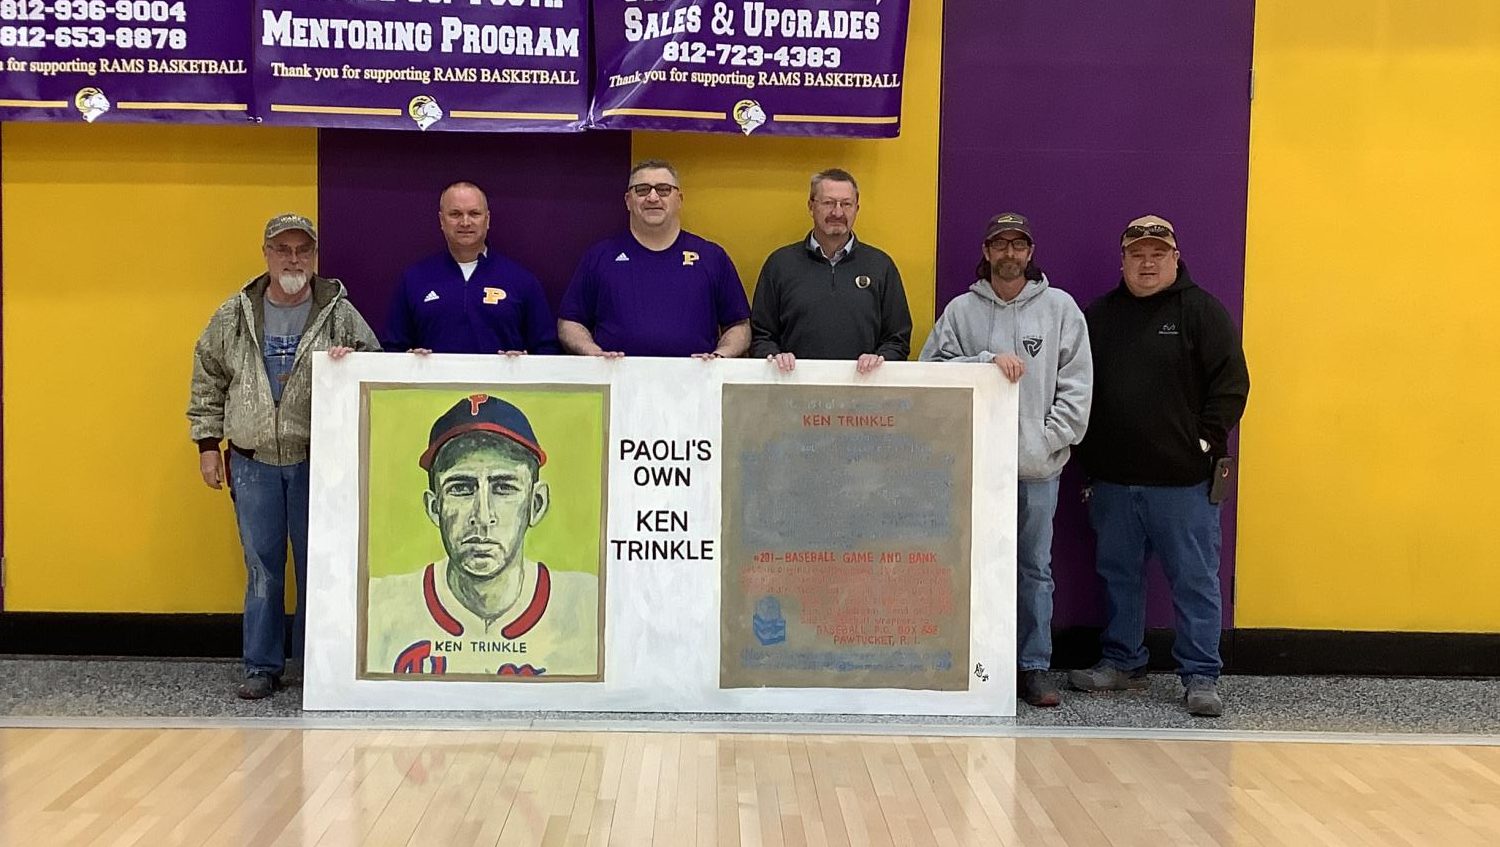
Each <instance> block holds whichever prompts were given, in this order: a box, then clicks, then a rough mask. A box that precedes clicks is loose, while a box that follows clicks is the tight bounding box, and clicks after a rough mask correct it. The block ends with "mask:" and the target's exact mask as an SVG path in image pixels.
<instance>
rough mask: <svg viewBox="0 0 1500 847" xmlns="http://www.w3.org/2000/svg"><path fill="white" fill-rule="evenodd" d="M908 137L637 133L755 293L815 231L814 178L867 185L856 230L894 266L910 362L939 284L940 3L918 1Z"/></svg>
mask: <svg viewBox="0 0 1500 847" xmlns="http://www.w3.org/2000/svg"><path fill="white" fill-rule="evenodd" d="M911 5H912V9H911V23H910V28H909V31H908V34H907V48H906V75H905V78H904V83H905V90H904V94H903V97H904V101H903V103H902V108H901V113H902V114H901V136H900V137H899V138H894V139H888V140H882V141H869V140H857V139H835V138H775V137H770V136H760V137H755V136H751V137H749V138H746V137H742V136H738V135H697V134H690V133H636V135H635V137H634V139H632V149H633V153H634V155H635V158H636V159H638V160H639V159H644V158H648V157H649V158H663V159H667V160H669V161H671V162H672V163H673V164H674V165H676V166H677V169H678V171H679V172H680V174H681V177H682V182H683V187H684V191H683V198H684V201H685V205H684V207H683V222H684V224H685V225H686V226H687V227H688V228H689V229H691V230H693V231H694V232H697V233H698V234H699V235H702V236H703V237H705V238H708V239H709V240H711V241H715V242H717V243H719V244H720V245H722V246H723V247H724V249H725V250H727V251H729V255H730V257H731V258H733V259H734V264H735V267H736V268H738V269H739V272H740V278H741V279H742V280H744V283H745V287H746V288H747V289H752V290H753V289H754V287H755V279H756V277H757V276H758V275H759V274H760V266H761V263H762V262H763V261H765V258H766V254H767V253H769V252H771V250H773V249H775V248H777V247H780V246H781V245H783V244H786V243H788V242H791V241H795V240H797V239H798V238H801V237H805V236H806V235H807V232H808V230H809V229H811V228H812V220H811V218H809V217H808V213H807V185H808V179H809V178H810V177H811V176H812V175H813V174H815V173H817V172H818V171H820V170H823V169H824V168H829V167H841V168H843V169H845V170H847V171H849V172H850V173H852V174H854V178H855V179H857V180H859V188H860V204H859V205H860V210H859V220H858V221H857V222H856V223H855V231H856V232H857V233H858V234H859V237H860V238H861V239H863V240H866V241H868V242H870V243H871V244H874V245H875V246H877V247H879V248H881V249H882V250H885V251H886V252H887V253H890V254H891V257H892V258H894V259H895V261H896V266H897V267H898V268H900V270H901V277H902V281H903V282H905V284H906V298H907V301H908V303H909V304H910V306H911V316H912V323H913V326H912V357H913V358H915V357H916V354H917V351H919V350H921V349H922V344H923V342H925V341H926V340H927V334H928V332H929V331H931V329H932V321H933V301H934V298H935V297H936V284H935V280H936V277H937V165H938V101H939V84H940V81H941V76H942V41H943V35H942V28H943V12H942V4H941V3H934V2H916V3H912V4H911Z"/></svg>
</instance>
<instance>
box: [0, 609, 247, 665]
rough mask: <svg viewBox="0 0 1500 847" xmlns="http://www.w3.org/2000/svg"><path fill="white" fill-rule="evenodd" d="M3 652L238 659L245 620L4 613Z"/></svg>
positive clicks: (199, 616) (1, 623)
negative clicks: (241, 622)
mask: <svg viewBox="0 0 1500 847" xmlns="http://www.w3.org/2000/svg"><path fill="white" fill-rule="evenodd" d="M0 653H10V654H20V655H39V656H158V657H166V658H201V659H217V658H238V657H239V655H240V616H239V615H232V614H179V615H171V614H131V613H124V612H119V613H117V612H0Z"/></svg>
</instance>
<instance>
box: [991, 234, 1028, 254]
mask: <svg viewBox="0 0 1500 847" xmlns="http://www.w3.org/2000/svg"><path fill="white" fill-rule="evenodd" d="M990 246H991V247H994V248H996V249H998V250H1014V251H1016V252H1017V253H1025V252H1026V251H1027V250H1030V249H1031V239H1029V238H992V239H990Z"/></svg>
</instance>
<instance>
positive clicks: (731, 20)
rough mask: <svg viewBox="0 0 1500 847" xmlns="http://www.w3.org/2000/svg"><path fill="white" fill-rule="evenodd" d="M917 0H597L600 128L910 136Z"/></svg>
mask: <svg viewBox="0 0 1500 847" xmlns="http://www.w3.org/2000/svg"><path fill="white" fill-rule="evenodd" d="M907 11H908V0H734V2H728V0H594V37H595V39H596V42H597V43H596V47H595V59H596V62H597V64H596V69H595V73H594V102H593V105H592V106H591V107H590V110H589V126H591V127H599V128H601V129H655V130H679V131H680V130H689V131H695V132H740V133H744V134H745V135H751V134H759V135H838V136H857V137H862V138H890V137H894V136H896V135H899V134H900V131H901V79H902V74H903V67H904V62H905V59H906V19H907Z"/></svg>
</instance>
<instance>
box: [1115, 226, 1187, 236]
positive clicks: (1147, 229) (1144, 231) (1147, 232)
mask: <svg viewBox="0 0 1500 847" xmlns="http://www.w3.org/2000/svg"><path fill="white" fill-rule="evenodd" d="M1121 237H1122V238H1175V236H1174V235H1173V234H1172V228H1171V227H1169V226H1162V225H1161V224H1151V225H1149V226H1127V227H1125V234H1124V235H1123V236H1121Z"/></svg>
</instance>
